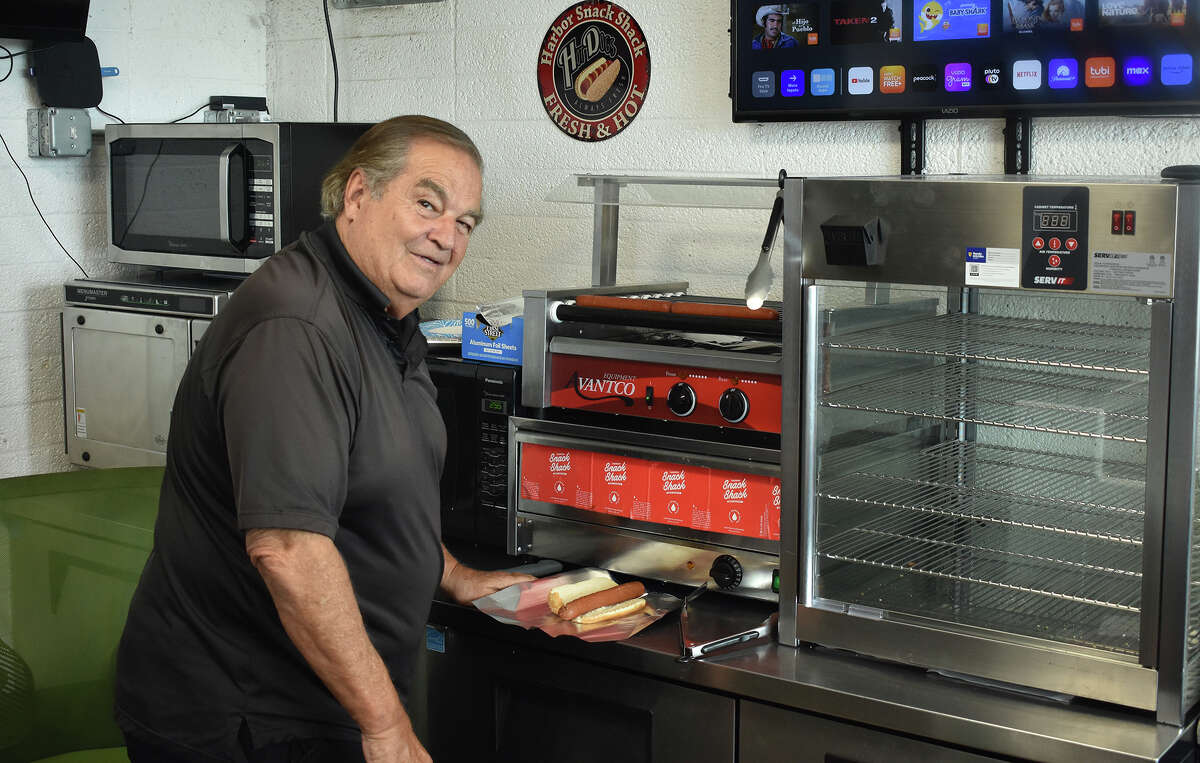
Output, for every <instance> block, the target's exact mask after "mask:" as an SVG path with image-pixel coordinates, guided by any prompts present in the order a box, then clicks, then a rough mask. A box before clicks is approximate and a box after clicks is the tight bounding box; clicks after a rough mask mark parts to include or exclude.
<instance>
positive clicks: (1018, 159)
mask: <svg viewBox="0 0 1200 763" xmlns="http://www.w3.org/2000/svg"><path fill="white" fill-rule="evenodd" d="M1031 121H1032V120H1031V119H1030V118H1029V115H1028V114H1009V115H1008V116H1006V117H1005V118H1004V174H1005V175H1028V174H1029V154H1030V144H1031V143H1032V142H1033V134H1032V132H1031Z"/></svg>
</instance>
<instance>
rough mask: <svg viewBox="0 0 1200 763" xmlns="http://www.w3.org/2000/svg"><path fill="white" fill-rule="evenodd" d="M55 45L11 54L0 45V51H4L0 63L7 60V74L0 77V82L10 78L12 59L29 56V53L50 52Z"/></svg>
mask: <svg viewBox="0 0 1200 763" xmlns="http://www.w3.org/2000/svg"><path fill="white" fill-rule="evenodd" d="M57 44H58V43H57V42H56V43H52V44H50V45H47V46H45V47H44V48H29V49H28V50H18V51H17V52H16V53H13V52H12V51H11V50H9V49H8V48H5V47H4V46H3V45H0V49H3V50H4V55H2V56H0V61H2V60H5V59H7V60H8V71H7V72H6V73H5V74H4V76H3V77H0V82H3V81H4V80H6V79H8V78H9V77H10V76H12V73H13V59H14V58H16V57H17V56H24V55H27V54H29V53H41V52H42V51H43V50H50V48H53V47H54V46H55V45H57Z"/></svg>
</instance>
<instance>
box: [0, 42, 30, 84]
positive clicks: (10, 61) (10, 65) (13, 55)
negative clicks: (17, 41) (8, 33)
mask: <svg viewBox="0 0 1200 763" xmlns="http://www.w3.org/2000/svg"><path fill="white" fill-rule="evenodd" d="M0 48H3V49H4V52H5V54H6V55H5V56H4V58H7V59H8V71H7V72H5V74H4V76H3V77H0V82H3V81H4V80H6V79H8V78H9V77H10V76H12V73H13V59H14V58H16V57H17V56H19V55H21V53H24V52H25V51H21V52H20V53H13V52H12V51H11V50H9V49H8V48H5V47H4V46H3V45H0Z"/></svg>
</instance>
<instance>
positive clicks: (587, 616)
mask: <svg viewBox="0 0 1200 763" xmlns="http://www.w3.org/2000/svg"><path fill="white" fill-rule="evenodd" d="M645 592H646V587H645V586H643V585H642V584H641V583H625V584H624V585H617V584H616V583H614V582H613V581H611V580H607V579H605V578H591V579H589V580H584V581H582V582H579V583H571V584H569V585H562V586H557V587H555V588H552V589H550V594H549V596H547V597H546V598H547V604H548V605H549V607H550V610H551V611H552V612H554V613H555V614H556V615H558V616H559V617H561V618H562V619H564V620H570V621H571V622H575V623H581V624H586V623H599V622H604V621H605V620H615V619H616V618H618V617H624V616H625V615H630V614H633V613H634V612H637V611H639V610H641V609H642V608H643V607H645V606H646V600H645V599H643V598H640V597H641V596H642V594H644V593H645Z"/></svg>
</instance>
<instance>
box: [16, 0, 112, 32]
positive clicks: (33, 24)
mask: <svg viewBox="0 0 1200 763" xmlns="http://www.w3.org/2000/svg"><path fill="white" fill-rule="evenodd" d="M89 3H90V0H4V2H3V3H2V5H3V6H4V8H3V10H0V37H14V38H17V39H23V40H37V41H39V42H41V41H46V42H51V41H58V40H78V39H80V38H82V37H83V35H84V32H86V31H87V18H88V5H89Z"/></svg>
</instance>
